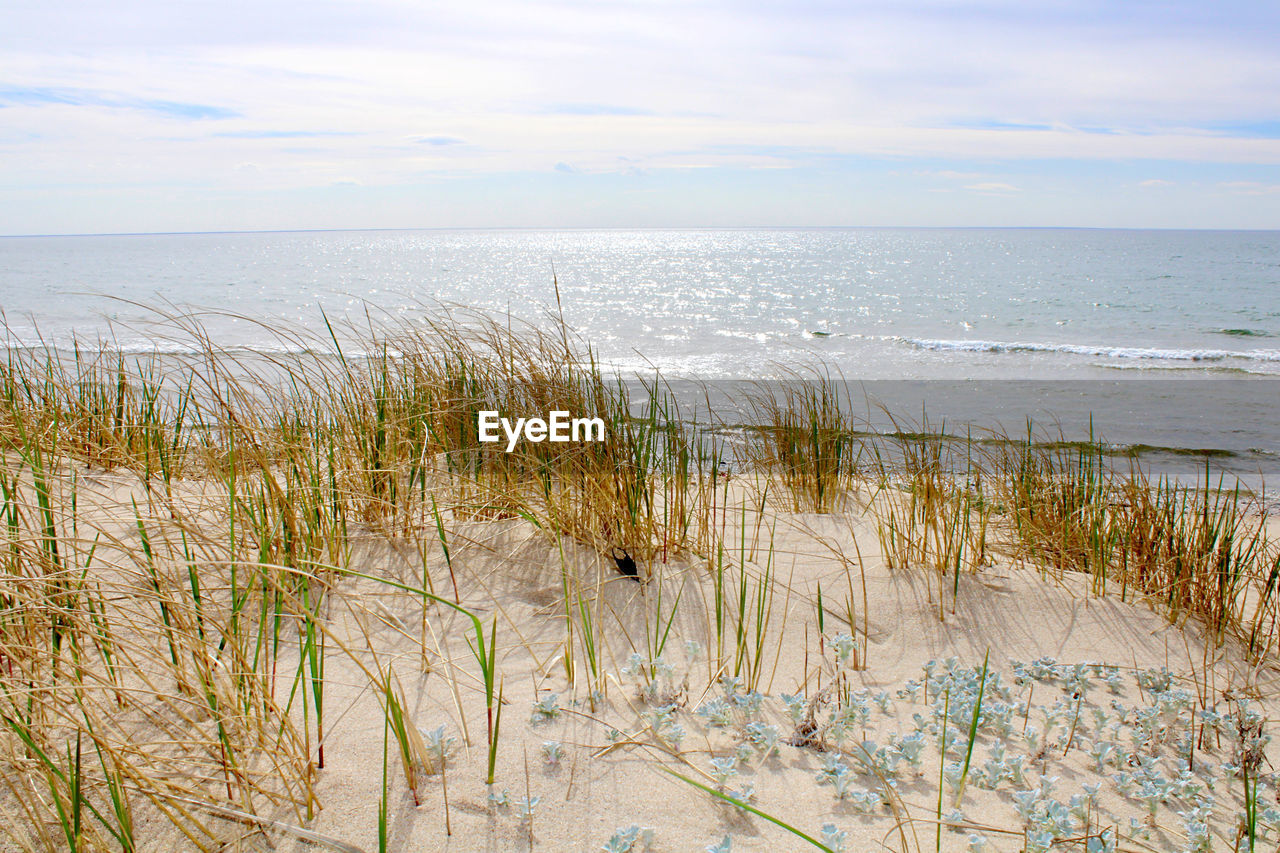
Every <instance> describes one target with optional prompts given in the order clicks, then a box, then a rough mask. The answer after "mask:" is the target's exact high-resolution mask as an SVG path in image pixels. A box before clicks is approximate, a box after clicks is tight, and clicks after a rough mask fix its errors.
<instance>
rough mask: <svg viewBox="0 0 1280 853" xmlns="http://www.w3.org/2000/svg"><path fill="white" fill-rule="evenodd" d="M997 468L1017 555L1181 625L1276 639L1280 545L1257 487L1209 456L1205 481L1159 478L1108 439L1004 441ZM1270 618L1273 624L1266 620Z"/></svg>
mask: <svg viewBox="0 0 1280 853" xmlns="http://www.w3.org/2000/svg"><path fill="white" fill-rule="evenodd" d="M996 448H997V449H996V450H995V451H994V452H993V454H992V456H991V460H990V461H989V463H988V464H989V465H990V466H991V468H992V469H993V470H992V474H993V475H994V476H990V477H988V482H989V483H993V484H995V487H996V490H997V492H998V495H997V497H996V499H997V500H998V501H999V502H1000V503H1001V504H1002V505H1003V506H1004V508H1005V510H1006V512H1007V520H1008V523H1009V526H1010V527H1011V528H1012V532H1013V534H1014V535H1013V539H1012V541H1013V544H1014V548H1015V553H1017V554H1018V555H1020V556H1022V557H1023V558H1025V559H1028V560H1030V561H1032V562H1033V563H1035V564H1037V565H1041V566H1044V567H1045V568H1047V569H1049V570H1051V571H1054V572H1058V573H1061V572H1066V571H1071V572H1081V573H1084V574H1087V575H1088V576H1089V577H1090V578H1091V584H1092V589H1093V591H1094V592H1095V593H1096V594H1104V593H1105V592H1107V590H1108V589H1113V590H1114V589H1115V588H1116V587H1119V592H1120V596H1121V598H1122V599H1124V598H1126V597H1128V596H1129V595H1130V594H1133V593H1137V594H1140V595H1143V596H1145V597H1146V598H1147V600H1149V601H1151V602H1153V603H1156V604H1158V605H1159V606H1160V608H1161V609H1162V611H1163V612H1164V613H1165V615H1166V616H1167V617H1168V618H1169V619H1170V621H1173V622H1182V621H1184V620H1186V619H1189V618H1191V619H1195V620H1197V621H1199V622H1200V623H1201V624H1203V625H1205V626H1206V627H1207V628H1208V629H1210V630H1211V631H1212V632H1213V633H1214V634H1215V635H1216V636H1218V637H1220V638H1221V637H1223V636H1225V635H1227V634H1234V635H1236V636H1239V637H1245V638H1247V640H1248V642H1249V645H1250V648H1251V649H1252V650H1253V652H1254V653H1255V654H1256V653H1257V652H1258V651H1260V650H1263V649H1266V648H1270V647H1271V646H1273V645H1274V643H1275V642H1276V641H1277V639H1280V638H1278V637H1277V635H1276V632H1275V624H1274V621H1273V618H1274V617H1273V615H1272V609H1273V608H1274V598H1273V596H1272V595H1271V593H1270V592H1269V591H1268V589H1269V587H1274V584H1275V578H1276V577H1277V575H1278V574H1280V572H1277V566H1280V562H1277V561H1278V560H1280V549H1278V548H1277V547H1276V545H1277V543H1275V542H1273V541H1270V540H1269V539H1268V536H1267V528H1266V513H1265V511H1263V510H1262V507H1261V504H1260V503H1259V498H1258V496H1257V495H1255V494H1253V493H1251V492H1249V491H1246V490H1245V489H1243V488H1242V487H1241V486H1240V485H1239V483H1238V482H1237V483H1231V482H1228V480H1227V479H1226V477H1225V475H1219V477H1218V478H1217V479H1216V480H1215V479H1214V478H1213V476H1212V473H1211V470H1210V468H1209V466H1208V462H1207V461H1206V465H1205V470H1204V472H1203V474H1202V476H1201V477H1200V478H1199V482H1196V483H1189V482H1185V481H1179V480H1174V479H1172V478H1169V477H1161V478H1158V479H1157V480H1155V481H1152V480H1151V479H1150V477H1149V476H1148V475H1147V473H1146V472H1145V471H1144V470H1143V469H1142V468H1141V466H1139V465H1137V464H1131V465H1129V466H1127V468H1125V469H1121V468H1119V467H1118V466H1116V465H1114V464H1113V462H1112V461H1111V460H1110V459H1109V458H1108V457H1107V456H1106V454H1105V449H1104V447H1103V446H1102V444H1101V443H1100V442H1097V441H1089V442H1064V441H1052V442H1042V443H1037V442H1035V441H1033V439H1032V435H1031V432H1030V428H1029V431H1028V436H1027V439H1026V440H1025V441H1022V442H1009V441H1002V442H1000V443H999V444H997V445H996ZM1267 626H1270V627H1267Z"/></svg>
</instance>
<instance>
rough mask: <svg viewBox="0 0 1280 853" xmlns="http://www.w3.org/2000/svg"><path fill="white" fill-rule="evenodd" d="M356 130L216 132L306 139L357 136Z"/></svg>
mask: <svg viewBox="0 0 1280 853" xmlns="http://www.w3.org/2000/svg"><path fill="white" fill-rule="evenodd" d="M357 135H359V134H357V133H356V132H355V131H343V130H230V131H225V132H222V133H215V134H213V136H214V137H215V138H218V139H306V138H311V137H325V136H357Z"/></svg>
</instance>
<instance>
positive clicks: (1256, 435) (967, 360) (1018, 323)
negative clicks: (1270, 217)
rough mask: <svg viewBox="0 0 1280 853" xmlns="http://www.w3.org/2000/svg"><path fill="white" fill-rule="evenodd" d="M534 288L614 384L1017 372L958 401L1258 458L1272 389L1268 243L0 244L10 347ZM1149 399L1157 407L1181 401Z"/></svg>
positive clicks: (354, 314)
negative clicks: (165, 319)
mask: <svg viewBox="0 0 1280 853" xmlns="http://www.w3.org/2000/svg"><path fill="white" fill-rule="evenodd" d="M553 282H556V283H558V285H559V292H560V306H561V310H562V311H563V316H564V318H565V320H566V321H567V322H568V323H569V325H570V326H572V327H573V328H574V329H575V330H576V331H577V332H578V333H579V334H580V335H581V337H582V339H583V340H584V341H585V342H587V343H589V344H590V345H591V346H592V348H593V350H594V352H595V353H596V355H597V357H598V358H599V359H600V360H601V361H602V362H603V363H604V364H605V365H606V366H607V367H608V368H609V369H611V370H616V371H618V372H619V373H621V374H623V375H633V374H636V373H641V374H645V375H652V374H653V373H654V372H655V371H656V372H660V373H661V374H662V375H663V376H664V377H666V378H669V379H682V378H685V379H700V380H706V381H725V380H742V379H779V378H785V377H787V376H789V375H791V374H792V373H793V372H794V371H795V370H797V369H802V368H804V367H805V366H807V365H813V364H816V363H822V364H825V365H826V366H827V367H828V368H829V369H830V370H831V371H832V372H834V373H836V374H838V375H840V376H843V377H844V378H846V379H848V380H851V381H854V382H861V381H864V380H865V381H877V382H881V383H884V382H885V381H887V380H891V381H899V380H909V381H911V382H925V383H926V385H924V386H921V387H922V388H924V389H926V391H923V392H921V393H922V394H923V395H924V396H932V397H933V398H934V399H935V402H936V406H935V409H934V411H933V413H932V418H933V419H934V420H941V419H945V418H947V417H948V416H950V409H951V408H955V406H951V405H944V404H943V402H942V401H944V400H945V399H952V400H954V401H955V403H956V405H958V406H959V409H958V411H968V410H971V409H973V408H974V404H973V398H974V395H973V394H972V393H969V391H966V388H967V387H968V386H966V385H964V383H965V382H967V381H970V380H991V381H993V382H996V383H999V382H1008V381H1009V380H1021V381H1022V382H1021V383H1020V384H1019V383H1010V384H1007V385H1001V384H996V385H993V386H992V387H993V388H996V389H1002V390H999V391H992V392H987V391H984V392H983V394H984V395H987V396H985V397H982V395H978V396H979V397H982V398H983V399H990V400H992V401H994V402H992V403H991V404H989V405H986V406H985V407H979V408H980V409H982V410H983V411H985V410H989V409H992V408H999V409H1001V410H1002V411H1004V410H1007V411H1004V414H1005V415H1006V416H1013V415H1016V414H1017V413H1019V412H1021V411H1022V410H1023V409H1025V410H1026V411H1027V413H1031V412H1033V411H1034V412H1035V413H1037V414H1038V415H1039V416H1040V417H1041V418H1045V417H1048V418H1057V419H1058V420H1060V421H1061V422H1063V423H1064V424H1066V425H1067V426H1068V427H1070V428H1072V429H1076V428H1079V425H1080V424H1083V423H1086V422H1087V419H1088V415H1094V416H1095V426H1096V427H1097V428H1099V429H1101V430H1103V431H1104V432H1105V431H1106V430H1108V429H1110V430H1111V431H1112V432H1119V433H1122V434H1123V435H1124V441H1126V442H1132V443H1143V442H1142V441H1141V440H1140V438H1138V437H1135V436H1140V435H1141V434H1143V432H1144V431H1161V430H1163V432H1162V433H1161V439H1160V442H1159V443H1160V444H1162V445H1168V446H1189V447H1216V448H1228V449H1230V450H1232V451H1233V452H1243V453H1245V456H1246V459H1245V462H1246V465H1256V464H1258V461H1259V460H1260V459H1266V458H1267V454H1269V453H1273V452H1274V451H1275V450H1276V448H1277V447H1280V411H1277V410H1276V406H1275V402H1276V400H1277V398H1280V394H1277V393H1276V390H1277V389H1280V385H1276V384H1273V383H1274V382H1275V380H1276V379H1280V232H1229V231H1127V230H1073V229H1062V230H1058V229H790V230H787V229H741V230H634V231H622V230H600V231H590V230H572V231H524V230H519V231H503V230H496V231H484V230H471V231H435V230H431V231H375V232H368V231H366V232H285V233H245V234H182V235H128V236H85V237H8V238H0V307H2V308H3V311H4V319H5V322H6V324H7V328H8V336H9V344H10V345H27V344H31V343H33V342H35V341H36V340H37V339H39V340H43V341H45V342H48V343H52V344H54V345H56V346H65V345H67V344H68V343H69V342H70V341H71V340H72V338H73V337H78V338H80V339H81V340H82V341H88V342H93V341H95V340H98V339H105V338H107V337H108V336H109V337H110V340H111V342H112V345H113V346H117V347H120V348H122V349H125V350H128V351H136V352H145V351H148V350H160V351H166V350H171V349H182V348H183V346H184V345H185V344H184V342H183V341H181V340H176V339H173V338H172V337H171V336H168V335H163V334H160V333H159V332H158V331H157V329H156V327H155V325H154V323H155V320H156V315H155V313H154V310H153V309H154V308H155V307H157V306H166V305H168V306H173V307H175V308H179V309H182V310H191V309H194V310H197V311H202V310H203V309H208V312H207V313H201V314H200V315H199V316H200V318H201V322H202V323H203V324H204V326H205V327H206V329H207V331H208V332H209V333H210V334H211V335H212V336H213V337H214V338H215V339H216V340H217V341H218V342H219V343H221V344H223V345H226V346H243V347H250V348H265V349H271V348H273V347H279V346H282V344H281V342H280V341H279V339H278V338H276V337H275V336H274V335H273V334H272V331H271V330H272V329H273V328H275V327H278V326H280V325H281V324H282V323H288V324H296V325H299V326H302V327H305V328H309V329H312V330H315V331H322V330H323V328H324V327H323V316H324V315H327V316H328V317H330V318H331V319H340V318H344V317H345V318H349V319H352V320H355V321H361V322H363V321H364V317H365V313H366V310H367V309H368V308H369V307H370V306H371V307H372V309H373V311H374V314H375V319H376V315H377V314H385V315H387V316H389V317H391V318H394V319H397V320H403V321H408V322H414V321H416V320H418V319H421V318H427V317H431V316H433V315H439V314H440V313H442V312H444V311H446V310H448V308H449V306H465V307H467V308H471V309H477V310H480V311H484V312H488V313H491V314H497V315H507V314H509V315H511V316H512V317H514V318H517V319H521V320H525V321H529V322H534V323H539V322H546V321H547V320H548V318H549V317H552V316H554V315H555V314H556V312H557V310H558V309H557V300H556V291H555V286H554V284H553ZM322 311H323V315H322ZM1134 379H1139V380H1147V382H1143V383H1142V385H1143V386H1145V385H1148V384H1149V382H1150V381H1164V380H1188V379H1193V380H1201V381H1202V382H1203V381H1211V380H1212V381H1214V382H1216V383H1219V384H1214V385H1212V386H1209V387H1211V388H1212V389H1213V390H1212V391H1210V392H1204V393H1208V394H1209V396H1208V397H1207V398H1206V397H1204V396H1203V393H1202V394H1201V395H1200V396H1199V397H1196V398H1195V400H1196V401H1197V402H1192V401H1191V395H1190V389H1191V387H1192V386H1190V385H1187V386H1183V387H1184V389H1186V393H1187V394H1188V402H1187V404H1186V405H1184V406H1179V405H1176V402H1175V406H1174V407H1173V409H1172V410H1170V409H1165V410H1159V409H1152V408H1150V407H1148V406H1146V405H1145V404H1142V403H1140V402H1139V400H1140V398H1146V397H1150V396H1152V395H1154V397H1157V398H1165V397H1168V396H1169V393H1170V392H1169V391H1168V390H1160V389H1162V388H1163V387H1164V386H1162V385H1155V386H1153V387H1154V388H1155V389H1156V390H1155V391H1153V392H1151V393H1150V394H1147V393H1146V392H1143V393H1139V390H1138V389H1139V388H1140V386H1139V385H1125V384H1120V385H1117V384H1116V383H1117V382H1121V383H1123V382H1125V381H1127V380H1134ZM1028 382H1030V383H1032V384H1026V383H1028ZM1202 382H1197V383H1196V384H1197V385H1199V384H1202ZM928 383H933V384H928ZM957 383H960V384H957ZM1037 383H1038V384H1037ZM1051 386H1056V387H1057V389H1058V390H1056V391H1052V392H1048V397H1047V398H1046V397H1044V395H1043V394H1041V395H1039V396H1037V394H1035V393H1032V391H1031V390H1030V389H1032V388H1034V387H1040V388H1049V387H1051ZM877 387H880V388H882V389H888V390H891V389H893V388H894V387H895V386H894V385H893V383H892V382H890V383H889V384H881V385H879V386H877ZM902 387H914V386H902ZM947 389H951V390H947ZM893 393H896V392H893ZM1173 393H1174V394H1175V397H1174V399H1175V401H1176V400H1177V396H1176V394H1177V393H1182V392H1176V391H1175V392H1173ZM915 394H916V392H915V391H912V392H911V394H909V395H908V396H912V397H913V395H915ZM1006 397H1008V399H1006ZM913 398H914V397H913ZM1206 399H1207V400H1208V401H1209V402H1207V403H1206V402H1204V401H1205V400H1206ZM1046 400H1048V401H1049V402H1048V403H1046V402H1045V401H1046ZM996 403H999V405H996ZM903 405H904V406H905V405H907V404H906V403H903ZM912 405H914V404H912ZM1046 406H1051V407H1050V408H1047V409H1046V408H1045V407H1046ZM1200 406H1209V407H1210V411H1208V412H1207V413H1206V415H1205V417H1201V418H1197V419H1193V420H1196V424H1190V423H1187V422H1186V420H1187V419H1186V418H1181V419H1175V420H1176V422H1177V426H1176V428H1175V427H1170V426H1169V424H1170V420H1169V417H1168V412H1169V411H1178V412H1182V410H1183V409H1187V408H1193V407H1200ZM939 407H940V408H939ZM1184 414H1185V413H1184ZM958 416H959V415H957V416H955V417H958ZM955 417H951V420H952V421H953V422H954V421H955ZM1233 418H1234V419H1235V421H1234V422H1233V420H1232V419H1233ZM1242 421H1244V422H1242ZM1170 431H1172V433H1173V434H1172V435H1169V434H1167V433H1169V432H1170ZM1255 457H1256V458H1255Z"/></svg>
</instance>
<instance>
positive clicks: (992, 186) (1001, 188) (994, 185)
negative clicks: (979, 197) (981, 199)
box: [965, 181, 1021, 193]
mask: <svg viewBox="0 0 1280 853" xmlns="http://www.w3.org/2000/svg"><path fill="white" fill-rule="evenodd" d="M965 189H967V190H973V191H974V192H980V193H1016V192H1021V190H1020V189H1019V188H1018V187H1015V186H1013V185H1012V184H1004V183H1000V182H998V181H991V182H987V183H981V184H968V185H967V186H965Z"/></svg>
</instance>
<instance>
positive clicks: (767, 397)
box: [747, 369, 862, 512]
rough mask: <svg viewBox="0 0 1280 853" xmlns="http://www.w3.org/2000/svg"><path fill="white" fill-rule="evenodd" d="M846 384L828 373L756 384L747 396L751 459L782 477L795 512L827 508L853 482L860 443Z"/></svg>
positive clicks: (833, 505) (836, 502) (841, 497)
mask: <svg viewBox="0 0 1280 853" xmlns="http://www.w3.org/2000/svg"><path fill="white" fill-rule="evenodd" d="M846 387H847V386H846V385H845V383H844V382H843V380H840V379H838V378H836V377H833V376H832V375H831V374H830V373H829V372H827V371H823V370H820V369H815V370H814V371H813V372H812V375H809V374H805V373H797V374H795V375H793V376H790V377H788V378H786V379H784V380H782V381H780V382H768V383H759V384H758V385H757V386H756V388H755V389H754V390H753V392H752V393H751V395H750V398H749V403H750V416H751V421H752V425H753V428H752V436H751V438H752V439H753V440H752V441H751V442H750V443H749V445H748V450H747V455H748V458H749V460H750V463H751V464H753V465H755V466H757V467H758V468H760V469H761V470H763V471H766V472H768V473H769V474H771V475H772V476H774V477H776V478H777V479H778V480H780V481H781V483H782V484H783V486H784V487H785V488H786V490H787V494H789V495H790V497H791V505H792V509H793V510H794V511H796V512H831V511H832V510H834V509H836V508H837V507H839V506H840V504H841V502H842V501H843V500H844V498H845V496H846V495H848V493H849V491H850V490H851V489H852V488H853V486H854V485H855V482H856V474H857V468H858V463H859V457H860V451H861V449H862V442H860V441H859V440H858V439H857V437H856V435H855V422H854V420H853V417H852V415H851V406H850V403H849V400H848V396H847V393H846V392H845V391H843V390H842V389H844V388H846Z"/></svg>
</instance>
